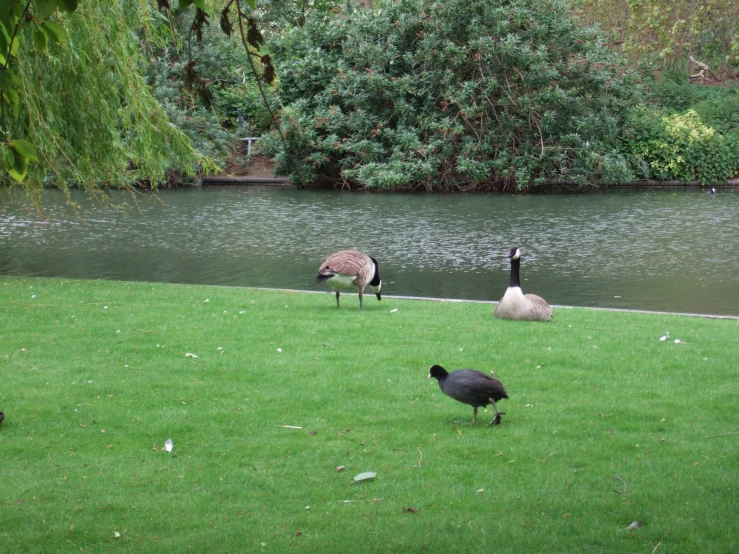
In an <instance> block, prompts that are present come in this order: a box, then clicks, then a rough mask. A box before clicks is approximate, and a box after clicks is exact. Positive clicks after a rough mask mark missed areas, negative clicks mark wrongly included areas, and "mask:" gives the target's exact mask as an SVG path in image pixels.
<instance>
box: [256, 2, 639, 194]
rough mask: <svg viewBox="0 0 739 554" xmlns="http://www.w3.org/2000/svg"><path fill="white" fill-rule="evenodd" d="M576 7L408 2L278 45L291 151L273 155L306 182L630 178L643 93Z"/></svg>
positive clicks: (309, 28)
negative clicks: (631, 128) (626, 134)
mask: <svg viewBox="0 0 739 554" xmlns="http://www.w3.org/2000/svg"><path fill="white" fill-rule="evenodd" d="M568 6H569V4H568V3H567V2H563V1H559V0H555V1H554V2H551V3H548V4H546V5H544V4H542V3H540V2H534V1H533V0H523V1H520V2H515V3H510V2H506V1H501V0H483V1H481V2H473V3H471V2H469V1H467V0H449V1H446V2H442V1H441V0H429V1H427V2H417V1H411V0H406V1H401V2H392V3H390V2H387V3H383V4H382V5H381V9H380V10H378V11H377V12H376V13H374V12H372V11H370V10H358V11H351V12H348V13H344V14H341V17H336V18H334V19H332V20H329V21H327V20H325V19H321V20H319V21H308V22H307V23H306V25H305V26H304V27H302V28H300V29H293V30H292V31H290V32H288V33H286V34H285V35H282V36H280V37H277V38H275V39H273V40H272V42H270V44H269V48H270V51H272V52H274V53H275V58H276V59H277V60H278V74H279V75H280V81H281V86H282V94H283V101H284V104H285V105H286V106H288V108H287V109H285V110H283V112H282V114H281V124H282V129H283V131H284V133H285V134H286V136H287V151H285V149H284V148H283V145H282V142H281V141H280V140H279V138H278V137H277V136H276V135H270V136H269V137H267V139H266V140H264V142H263V148H264V150H265V151H266V153H268V154H270V155H274V156H276V157H277V159H278V161H279V162H280V164H281V165H280V168H279V171H280V172H281V173H282V174H285V175H288V176H289V177H290V178H291V179H292V180H293V181H295V182H298V183H302V184H308V183H316V182H321V183H324V184H325V183H334V184H341V185H346V184H351V185H355V186H360V187H366V188H377V189H380V188H418V187H423V188H427V189H433V188H440V189H452V188H458V187H467V186H475V187H479V188H483V187H502V188H512V187H516V188H526V187H529V186H532V185H539V184H543V183H549V182H555V183H556V182H576V183H580V184H585V183H587V182H606V183H612V182H620V181H624V180H628V179H630V178H632V176H633V173H632V172H631V170H630V165H629V164H628V163H627V161H626V160H625V159H624V157H623V155H622V153H621V152H620V150H619V142H618V139H617V137H619V136H620V134H621V129H622V126H623V124H624V121H625V118H626V115H627V113H628V109H629V106H630V105H632V104H633V102H634V91H635V87H634V86H633V85H632V83H631V79H630V75H629V74H625V73H623V72H622V71H621V67H620V65H619V61H618V59H617V58H615V57H614V56H613V55H612V54H611V53H610V52H609V51H608V50H607V49H606V48H605V47H604V46H603V44H602V42H601V40H600V35H599V34H598V32H597V31H596V30H593V29H589V28H583V27H580V26H578V25H577V24H576V22H575V21H574V20H573V19H572V18H571V16H570V14H569V12H568ZM288 158H290V159H291V160H292V163H290V162H289V160H288Z"/></svg>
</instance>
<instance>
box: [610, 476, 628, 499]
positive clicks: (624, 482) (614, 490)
mask: <svg viewBox="0 0 739 554" xmlns="http://www.w3.org/2000/svg"><path fill="white" fill-rule="evenodd" d="M611 476H612V477H615V478H616V479H618V480H619V481H621V483H622V484H623V486H624V490H622V491H620V490H617V489H613V492H617V493H619V494H623V493H625V492H626V481H624V480H623V479H621V478H620V477H619V476H618V475H615V474H611Z"/></svg>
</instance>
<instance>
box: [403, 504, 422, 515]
mask: <svg viewBox="0 0 739 554" xmlns="http://www.w3.org/2000/svg"><path fill="white" fill-rule="evenodd" d="M403 513H404V514H420V513H421V512H420V511H419V510H418V509H416V508H411V507H410V506H408V507H407V508H406V507H405V506H403Z"/></svg>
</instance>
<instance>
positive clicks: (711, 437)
mask: <svg viewBox="0 0 739 554" xmlns="http://www.w3.org/2000/svg"><path fill="white" fill-rule="evenodd" d="M737 433H739V431H734V432H733V433H721V434H720V435H706V436H705V437H703V438H704V439H715V438H716V437H728V436H729V435H736V434H737Z"/></svg>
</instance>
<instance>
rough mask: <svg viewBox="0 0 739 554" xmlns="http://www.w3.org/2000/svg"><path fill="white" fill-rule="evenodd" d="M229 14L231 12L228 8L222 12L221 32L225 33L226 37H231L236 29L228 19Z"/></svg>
mask: <svg viewBox="0 0 739 554" xmlns="http://www.w3.org/2000/svg"><path fill="white" fill-rule="evenodd" d="M229 13H230V10H229V9H228V6H226V7H225V8H223V9H222V10H221V31H223V32H224V34H225V35H226V36H229V37H230V36H231V33H233V30H234V28H233V25H231V18H229V17H228V15H229Z"/></svg>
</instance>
